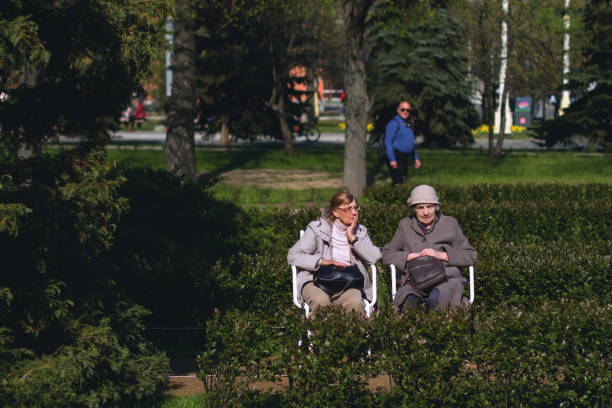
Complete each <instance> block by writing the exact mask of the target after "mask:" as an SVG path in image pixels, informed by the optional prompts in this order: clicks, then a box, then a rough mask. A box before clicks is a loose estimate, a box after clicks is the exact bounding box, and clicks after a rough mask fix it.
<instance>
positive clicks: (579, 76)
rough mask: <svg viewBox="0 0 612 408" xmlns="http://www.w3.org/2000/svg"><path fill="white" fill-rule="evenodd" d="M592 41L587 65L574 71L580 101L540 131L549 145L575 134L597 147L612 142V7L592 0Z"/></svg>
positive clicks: (587, 24) (588, 27)
mask: <svg viewBox="0 0 612 408" xmlns="http://www.w3.org/2000/svg"><path fill="white" fill-rule="evenodd" d="M582 15H583V19H584V30H585V34H586V38H587V40H588V41H586V42H585V43H584V46H583V48H582V50H581V51H582V58H583V60H584V62H583V64H582V65H581V66H580V67H579V68H578V69H576V70H574V71H572V72H571V80H570V82H569V84H568V88H570V89H573V90H575V91H576V92H577V100H576V102H574V104H572V105H571V106H570V107H569V108H568V109H566V110H565V112H564V115H563V116H561V117H559V118H557V119H556V120H554V121H551V122H547V123H544V124H543V125H542V127H541V128H540V129H539V131H540V137H541V138H542V139H543V140H544V142H545V143H546V145H548V146H552V145H554V144H556V143H558V142H569V141H570V140H571V137H572V136H574V135H581V136H584V137H587V138H588V139H589V140H590V142H591V143H592V144H593V145H597V144H598V143H601V142H603V143H612V109H610V107H611V106H612V4H611V3H610V1H607V0H591V1H590V2H589V3H588V4H587V5H586V6H585V7H584V8H583V9H582Z"/></svg>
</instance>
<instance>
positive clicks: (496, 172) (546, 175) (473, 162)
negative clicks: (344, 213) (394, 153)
mask: <svg viewBox="0 0 612 408" xmlns="http://www.w3.org/2000/svg"><path fill="white" fill-rule="evenodd" d="M418 152H419V156H420V159H421V162H422V167H421V168H420V169H418V170H415V169H410V171H409V183H410V184H416V183H418V184H421V183H425V184H432V185H434V186H435V185H440V184H446V185H465V184H477V183H493V184H506V183H569V184H574V183H612V156H611V155H609V154H607V155H606V154H585V153H581V152H574V151H513V152H511V153H508V154H505V155H504V156H503V157H501V158H499V159H495V160H492V159H490V158H489V157H488V155H487V152H486V151H485V150H482V149H479V150H477V149H470V150H465V151H460V150H441V149H431V148H420V149H419V150H418ZM107 154H108V160H109V161H113V162H117V163H118V164H119V165H121V166H148V167H151V168H153V169H163V168H164V152H163V150H162V149H160V148H159V146H158V147H157V150H149V149H147V148H146V147H145V146H138V147H137V148H136V149H133V148H130V149H128V148H123V149H108V150H107ZM196 161H197V163H196V164H197V168H198V171H200V172H202V173H209V172H215V173H217V174H219V173H225V172H228V171H231V170H257V169H272V170H278V171H279V172H281V173H282V172H283V171H289V170H302V171H309V172H317V173H325V174H326V176H325V178H327V179H330V178H336V179H342V173H343V168H344V149H343V147H342V146H330V145H323V144H319V145H313V146H303V145H296V146H295V154H294V155H293V156H291V157H289V156H286V155H285V154H284V153H283V150H282V147H279V146H263V147H262V146H249V147H231V148H229V149H221V148H205V149H197V150H196ZM367 167H368V168H367V174H368V184H374V183H390V179H389V176H388V175H387V169H386V167H385V165H384V164H383V163H380V162H379V161H378V158H377V151H376V149H375V148H370V149H368V152H367ZM294 184H295V183H294ZM294 187H296V186H294ZM339 187H340V186H339V185H338V186H335V185H329V186H327V187H322V188H307V187H304V188H299V186H297V189H296V188H294V189H287V188H286V187H281V186H279V187H278V188H274V187H270V186H266V187H262V186H257V185H241V186H231V185H225V184H223V183H219V184H216V185H215V186H214V187H213V191H214V193H215V195H216V196H217V197H218V198H221V199H227V200H231V201H234V202H236V203H240V204H245V205H253V204H266V205H277V204H278V205H291V206H300V205H313V204H317V203H321V202H323V203H326V202H327V200H328V199H329V197H330V196H331V194H332V193H333V192H334V191H336V190H337V189H338V188H339Z"/></svg>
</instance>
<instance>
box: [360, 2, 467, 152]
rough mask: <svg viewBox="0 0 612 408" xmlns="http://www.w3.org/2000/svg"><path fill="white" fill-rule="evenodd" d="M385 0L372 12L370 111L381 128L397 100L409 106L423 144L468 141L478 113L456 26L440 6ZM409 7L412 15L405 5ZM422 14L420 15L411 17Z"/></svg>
mask: <svg viewBox="0 0 612 408" xmlns="http://www.w3.org/2000/svg"><path fill="white" fill-rule="evenodd" d="M415 3H416V5H414V4H411V5H408V6H407V5H406V4H392V3H391V2H386V3H384V6H381V7H379V8H378V9H377V11H376V12H375V14H374V17H373V20H372V21H373V22H372V23H371V24H372V28H371V30H372V34H371V44H370V47H371V48H372V55H371V56H370V58H369V60H368V67H369V74H368V75H369V76H368V82H369V83H368V89H369V92H368V93H369V95H370V98H371V99H372V100H373V106H372V111H371V115H372V116H373V117H374V118H375V129H376V131H377V133H379V134H381V133H383V132H384V129H385V126H386V124H387V122H388V121H389V120H390V119H391V118H392V117H393V116H394V115H395V114H396V111H395V110H396V108H397V106H398V104H399V102H401V101H402V100H407V101H409V102H410V103H411V105H412V108H413V110H412V113H411V114H412V115H413V119H414V121H415V123H414V125H415V127H416V133H417V134H420V135H423V136H424V137H425V144H427V145H438V146H453V145H456V144H460V145H463V146H465V145H470V144H471V143H472V142H473V136H472V133H471V129H472V128H474V127H475V126H476V124H477V113H476V110H475V109H474V107H473V106H472V103H471V102H470V92H471V91H470V86H469V83H468V82H467V81H466V70H467V59H466V55H465V49H464V48H463V44H464V40H463V39H462V38H461V35H460V33H461V25H460V23H459V21H458V20H457V19H456V18H455V17H453V15H452V14H450V13H449V12H448V11H447V10H446V9H444V8H435V6H433V5H432V6H431V7H432V9H427V10H420V9H419V8H427V7H426V6H424V5H423V3H419V2H415ZM407 8H408V9H414V10H415V12H414V13H413V14H412V16H408V15H406V9H407ZM419 11H420V13H421V15H425V16H426V17H423V18H422V20H418V19H415V17H414V16H416V15H419Z"/></svg>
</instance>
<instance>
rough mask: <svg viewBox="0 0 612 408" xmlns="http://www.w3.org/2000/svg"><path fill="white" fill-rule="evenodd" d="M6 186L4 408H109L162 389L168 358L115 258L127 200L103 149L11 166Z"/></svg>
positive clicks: (1, 218)
mask: <svg viewBox="0 0 612 408" xmlns="http://www.w3.org/2000/svg"><path fill="white" fill-rule="evenodd" d="M1 173H2V174H4V176H3V178H2V182H1V184H0V202H2V206H1V210H0V257H1V258H2V263H3V265H2V268H3V273H2V274H1V276H0V322H1V327H0V359H1V361H0V376H1V377H2V378H3V381H2V382H1V383H0V405H2V406H11V407H36V406H70V407H77V406H82V407H98V406H108V405H112V404H113V403H116V402H117V401H119V400H121V399H138V398H142V397H143V396H146V395H150V394H151V393H153V392H154V391H155V390H156V389H157V388H158V386H159V385H160V384H161V383H162V382H163V379H164V378H163V377H164V374H165V373H166V371H167V369H168V361H167V359H166V357H165V356H164V355H163V354H160V353H159V352H156V351H155V350H154V349H153V347H152V345H151V343H149V342H148V341H146V340H145V339H144V336H143V332H144V326H143V323H142V322H143V319H144V317H145V316H146V315H147V313H148V312H147V311H146V310H144V309H142V307H140V306H137V305H135V304H133V303H131V302H129V301H128V300H127V299H126V298H125V297H123V296H122V294H121V291H120V290H118V288H117V283H116V281H115V280H114V278H113V275H114V272H115V268H114V267H113V265H112V260H111V259H110V258H109V248H111V247H112V245H113V236H114V233H115V227H116V222H117V220H118V218H119V217H120V215H121V213H122V212H124V211H125V209H126V207H127V202H126V200H125V199H123V198H120V197H119V196H118V194H117V190H118V188H119V186H120V184H121V183H122V182H123V181H124V180H123V178H121V177H114V176H112V175H111V168H110V166H109V165H107V164H104V158H103V155H102V154H101V153H99V152H98V153H96V152H88V151H86V150H75V151H73V152H70V153H64V154H61V155H59V156H58V157H51V156H43V157H42V158H40V159H33V160H29V161H22V162H17V163H8V164H4V165H3V166H2V171H1Z"/></svg>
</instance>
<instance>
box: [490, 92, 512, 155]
mask: <svg viewBox="0 0 612 408" xmlns="http://www.w3.org/2000/svg"><path fill="white" fill-rule="evenodd" d="M501 97H502V98H503V99H502V103H501V110H502V115H501V116H500V118H499V133H498V134H497V143H496V144H495V151H494V152H493V157H499V156H501V152H502V146H503V145H504V136H505V134H506V114H505V112H506V100H507V98H508V87H507V86H506V87H505V88H504V91H503V92H502V95H501Z"/></svg>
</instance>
